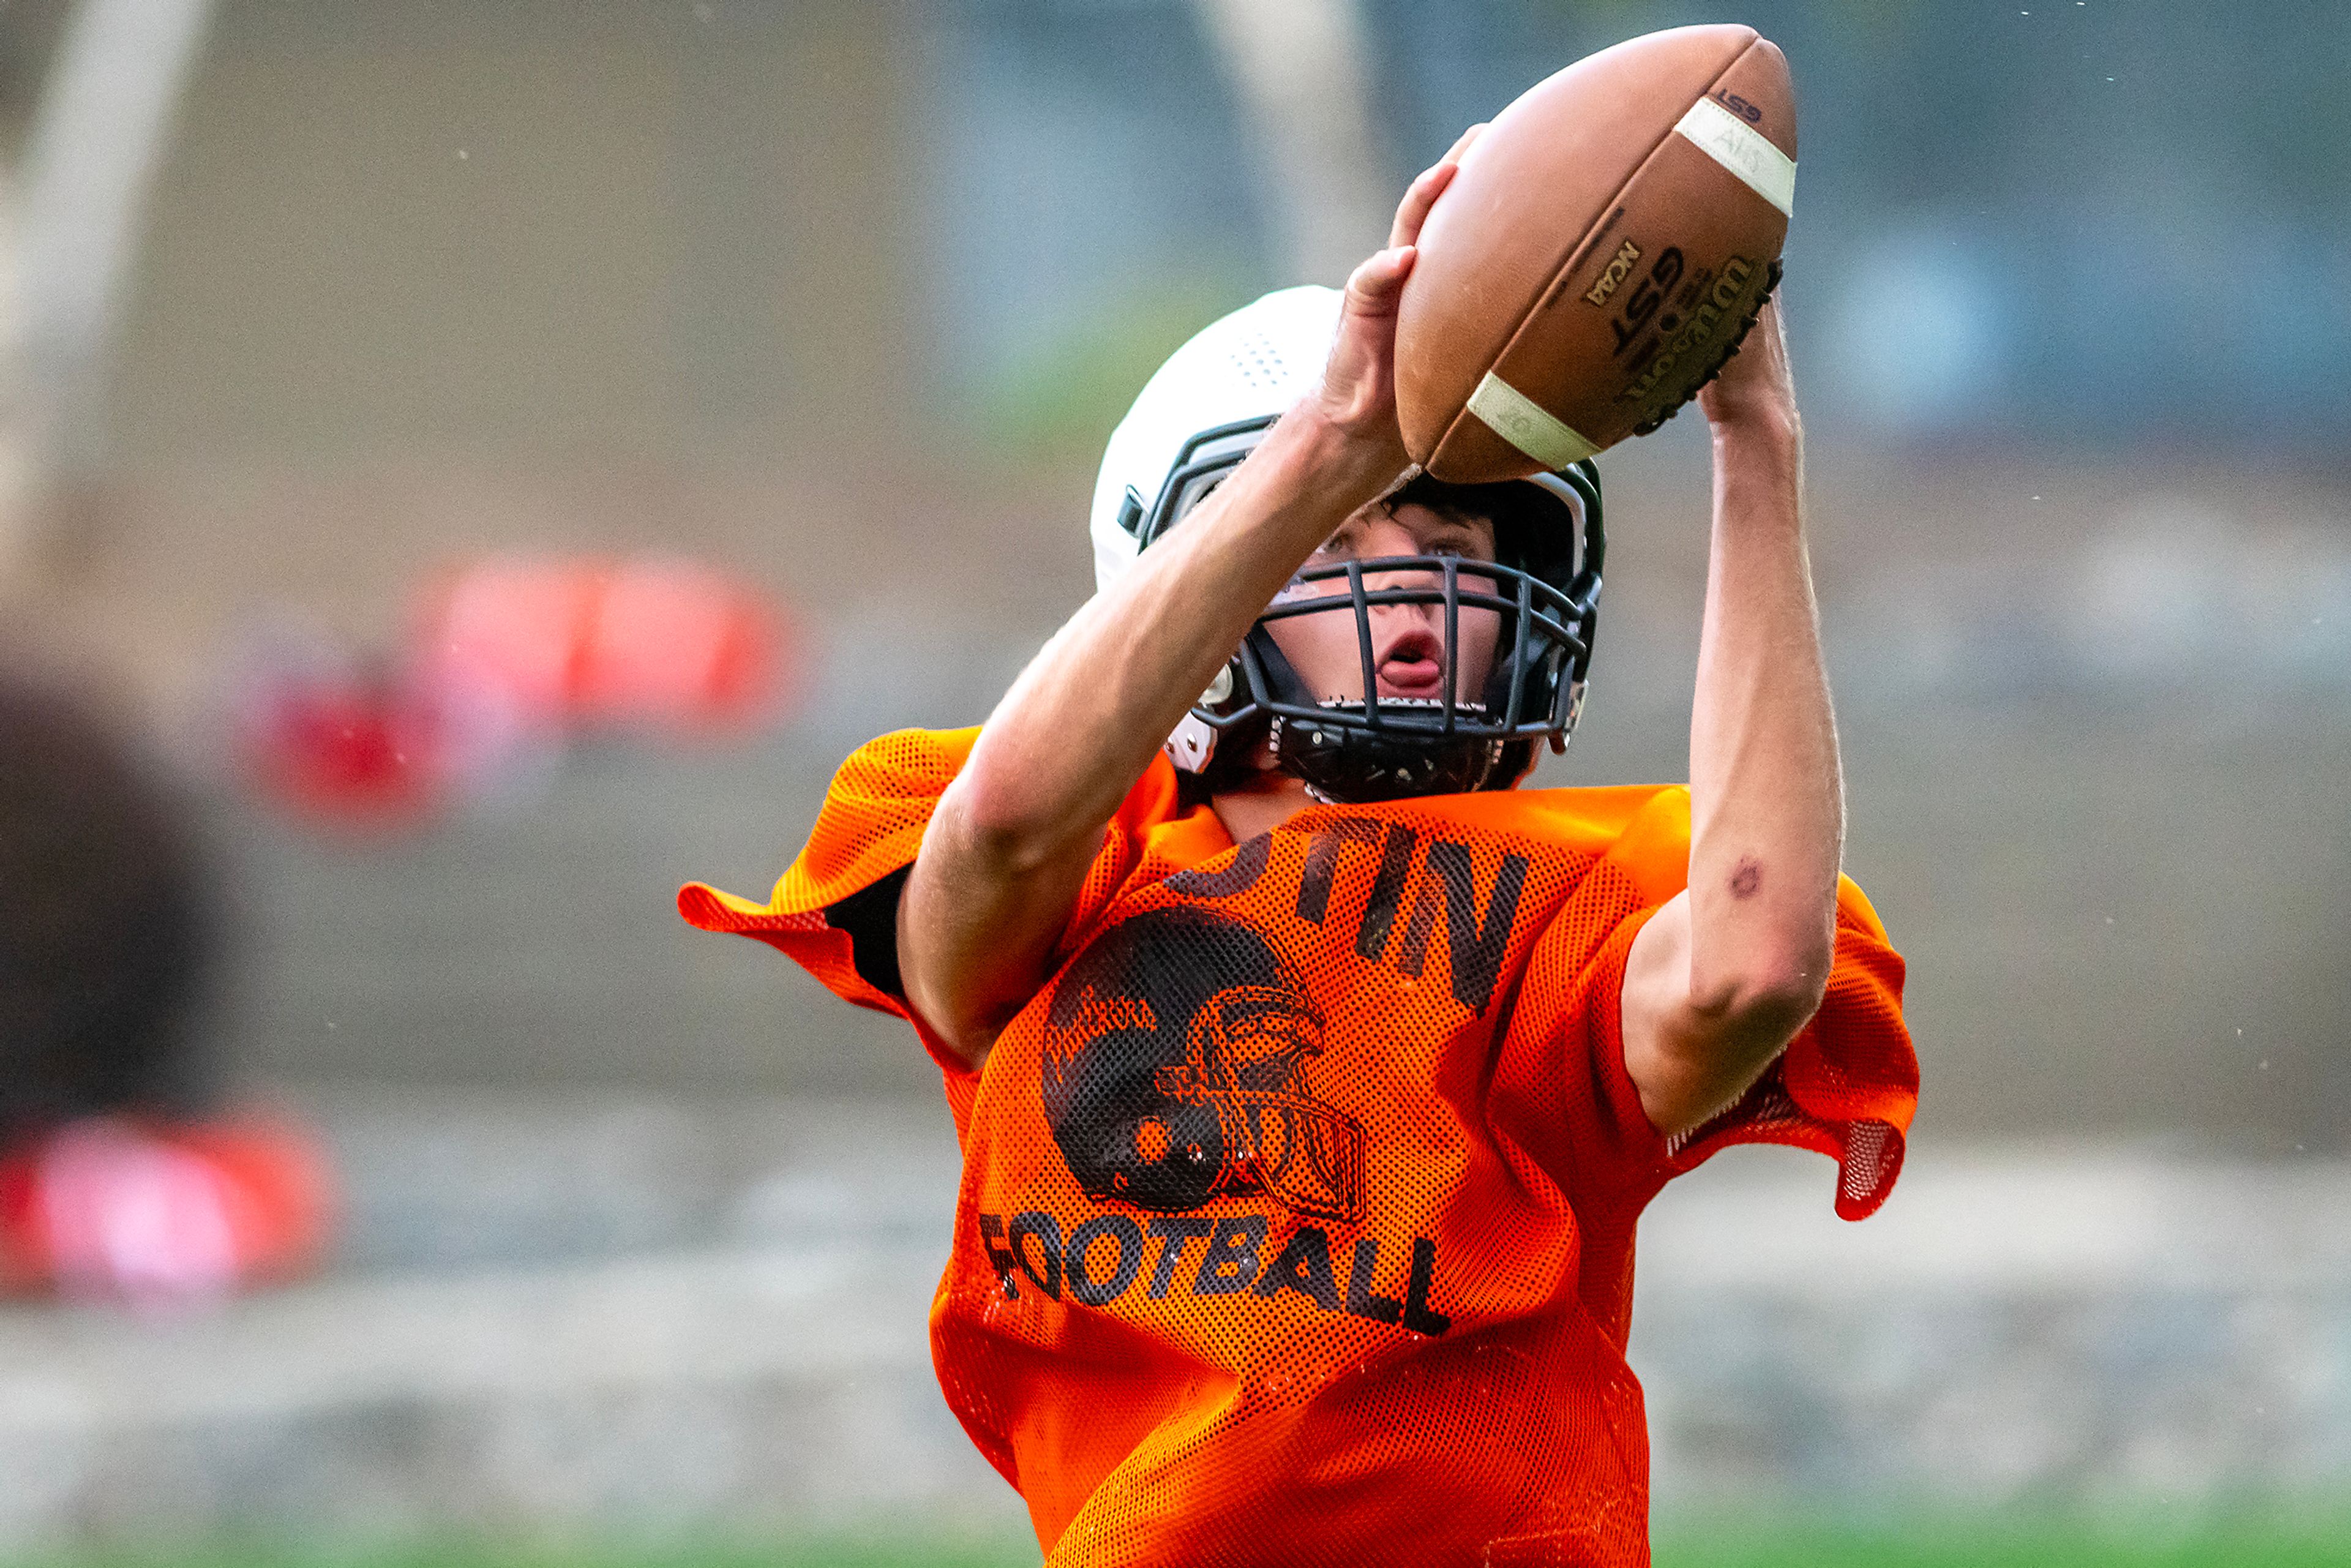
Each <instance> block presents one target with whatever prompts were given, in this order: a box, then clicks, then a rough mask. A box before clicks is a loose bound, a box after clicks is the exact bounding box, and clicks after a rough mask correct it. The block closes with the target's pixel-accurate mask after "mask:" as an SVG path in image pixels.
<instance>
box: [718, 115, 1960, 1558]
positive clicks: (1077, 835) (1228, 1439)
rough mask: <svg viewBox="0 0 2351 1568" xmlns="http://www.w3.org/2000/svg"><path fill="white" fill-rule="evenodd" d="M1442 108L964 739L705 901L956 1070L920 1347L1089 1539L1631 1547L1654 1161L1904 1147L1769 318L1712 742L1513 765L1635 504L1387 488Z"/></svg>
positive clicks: (1216, 1545) (1452, 1548)
mask: <svg viewBox="0 0 2351 1568" xmlns="http://www.w3.org/2000/svg"><path fill="white" fill-rule="evenodd" d="M1467 141H1468V139H1467V138H1465V139H1464V141H1463V145H1464V146H1466V145H1467ZM1461 150H1462V149H1461V148H1460V147H1457V148H1456V149H1455V150H1454V152H1452V153H1450V154H1448V155H1447V159H1446V160H1445V161H1444V162H1440V163H1439V164H1437V166H1436V167H1435V168H1433V169H1431V170H1429V171H1428V172H1426V173H1425V174H1423V175H1422V176H1421V177H1420V178H1419V179H1418V180H1417V181H1416V182H1415V183H1414V184H1413V186H1412V188H1411V190H1410V191H1409V192H1407V193H1406V194H1405V200H1404V202H1403V204H1402V206H1401V207H1400V209H1399V211H1398V213H1397V215H1396V222H1395V232H1394V234H1393V235H1392V236H1391V240H1390V244H1389V247H1388V248H1387V249H1385V250H1383V251H1381V252H1380V253H1379V254H1378V255H1376V256H1373V257H1372V258H1371V259H1370V260H1368V261H1366V262H1365V263H1364V265H1363V266H1362V267H1359V268H1357V269H1356V271H1355V274H1354V276H1353V277H1352V278H1351V279H1350V280H1349V283H1348V287H1347V289H1346V292H1345V294H1344V296H1343V297H1341V296H1339V295H1336V294H1333V293H1332V291H1330V290H1327V289H1290V290H1285V291H1283V292H1281V293H1278V294H1274V295H1270V296H1268V297H1267V298H1265V299H1263V300H1260V301H1259V302H1258V303H1257V304H1256V305H1254V306H1251V307H1249V308H1247V309H1245V310H1242V311H1240V312H1238V313H1236V314H1235V315H1234V316H1232V317H1228V318H1227V319H1225V320H1224V321H1221V322H1219V323H1217V324H1216V325H1215V326H1213V327H1211V328H1209V329H1207V331H1205V332H1203V333H1202V334H1201V335H1200V336H1199V337H1198V338H1196V339H1195V340H1193V341H1192V342H1191V343H1189V344H1187V345H1186V347H1185V348H1184V349H1182V350H1179V351H1178V352H1177V353H1176V355H1175V357H1174V359H1172V360H1171V361H1169V362H1168V364H1167V365H1166V366H1165V368H1164V369H1163V370H1162V371H1160V372H1159V374H1158V375H1157V376H1155V377H1154V379H1153V381H1152V382H1151V384H1150V385H1149V386H1148V387H1146V388H1145V389H1144V392H1143V393H1142V395H1141V397H1140V398H1138V400H1137V402H1136V403H1135V407H1134V411H1133V412H1132V413H1130V414H1129V415H1128V416H1127V419H1126V421H1125V422H1124V423H1123V424H1122V425H1121V426H1120V428H1119V431H1118V433H1117V434H1114V435H1113V438H1112V441H1111V444H1110V450H1109V453H1108V455H1106V457H1105V459H1104V463H1103V470H1102V484H1101V486H1099V488H1098V491H1097V494H1096V497H1095V505H1094V512H1093V529H1092V532H1093V538H1094V543H1095V549H1096V556H1097V566H1098V576H1099V579H1100V582H1101V590H1100V591H1099V592H1098V593H1097V594H1096V595H1095V596H1094V598H1093V599H1092V601H1090V602H1089V603H1088V604H1087V605H1086V606H1085V607H1084V608H1083V609H1082V610H1081V611H1080V612H1078V613H1077V614H1076V615H1075V616H1074V617H1073V618H1072V619H1071V621H1070V622H1069V624H1068V625H1066V626H1064V627H1063V628H1062V629H1061V632H1060V633H1059V634H1057V635H1056V636H1055V637H1054V638H1053V640H1052V641H1051V642H1050V643H1048V644H1047V645H1046V647H1045V648H1044V650H1043V651H1042V652H1041V653H1040V654H1039V655H1038V656H1037V658H1036V660H1035V661H1034V662H1033V663H1032V664H1030V665H1029V668H1028V670H1027V671H1026V672H1024V673H1023V674H1022V675H1021V676H1020V678H1019V681H1018V682H1016V683H1015V684H1014V685H1013V687H1012V690H1011V691H1010V692H1009V693H1008V694H1007V695H1006V696H1005V698H1004V700H1003V701H1002V702H1001V703H1000V704H999V705H998V707H997V710H996V712H995V713H994V715H993V716H990V717H989V719H988V721H987V725H986V726H985V727H983V728H982V729H980V730H977V731H965V732H961V733H956V734H928V733H914V732H910V733H904V734H899V735H893V736H887V737H883V738H882V739H880V740H878V741H875V742H873V743H872V744H871V745H869V746H867V747H864V748H863V749H862V750H860V751H859V752H858V753H857V754H856V755H855V756H853V757H852V758H850V759H849V761H848V762H847V763H846V764H845V765H844V766H843V767H842V768H841V773H840V775H839V776H838V778H837V779H835V780H834V783H833V786H832V789H831V794H830V796H829V797H828V799H827V800H826V803H825V807H824V810H823V813H822V815H821V817H820V820H819V821H818V824H817V827H816V829H815V831H814V833H813V834H812V835H811V837H810V841H809V844H808V847H807V848H806V849H805V850H804V851H803V852H801V855H800V857H799V861H798V862H796V863H795V864H794V865H793V866H792V867H791V869H790V870H789V872H787V873H785V875H784V877H783V880H782V881H781V882H780V883H778V886H777V888H776V892H775V896H774V898H773V899H772V901H771V902H769V903H768V904H765V905H761V904H752V903H750V902H748V901H746V900H742V899H737V898H734V897H731V896H729V895H726V894H719V893H716V892H714V891H713V890H711V889H709V888H706V887H703V886H700V885H698V884H697V885H695V886H690V887H688V888H687V889H685V890H684V893H683V894H681V896H680V906H681V908H682V910H683V911H684V914H685V915H686V917H687V918H688V919H689V920H691V921H693V922H694V923H695V924H696V925H701V926H703V927H705V928H706V929H711V930H723V931H735V932H740V933H742V934H745V935H747V936H756V937H758V938H759V939H761V940H764V941H767V942H769V943H771V944H773V945H774V946H777V947H778V948H781V949H782V950H783V951H784V952H786V953H787V954H789V955H790V956H792V957H793V958H795V959H797V960H798V961H799V962H800V963H801V964H803V965H805V966H806V967H808V968H809V969H810V971H811V972H812V973H814V974H815V975H816V976H817V977H819V978H820V979H821V980H822V981H823V982H824V983H825V984H826V985H827V986H829V987H831V988H832V989H833V990H834V991H836V992H838V993H839V994H840V995H841V996H842V997H844V998H847V999H849V1000H851V1001H853V1002H857V1003H860V1004H862V1005H864V1006H867V1007H874V1008H881V1009H886V1010H889V1011H892V1012H894V1013H897V1014H899V1015H900V1016H902V1017H904V1018H905V1019H907V1020H908V1021H909V1022H910V1023H912V1024H913V1026H914V1030H915V1032H916V1034H917V1035H918V1036H919V1037H920V1038H921V1040H922V1041H923V1043H924V1044H925V1047H927V1048H928V1050H929V1051H930V1052H931V1054H932V1055H933V1056H934V1057H935V1059H936V1060H937V1061H938V1063H939V1066H940V1068H941V1069H942V1071H944V1072H945V1074H946V1092H947V1097H948V1102H949V1103H950V1105H951V1106H952V1108H953V1110H954V1113H955V1119H956V1132H957V1135H958V1137H959V1138H960V1140H961V1142H962V1145H963V1151H964V1179H963V1186H962V1192H961V1196H960V1199H959V1202H958V1205H957V1210H956V1234H955V1239H954V1250H953V1254H952V1257H951V1260H950V1261H949V1263H948V1266H947V1270H946V1275H945V1277H944V1278H943V1279H942V1281H940V1285H939V1290H938V1294H937V1296H936V1298H935V1301H934V1303H933V1307H932V1313H931V1323H932V1342H933V1347H934V1354H935V1359H936V1363H937V1366H938V1372H939V1379H940V1383H941V1385H942V1387H943V1388H944V1389H945V1391H946V1396H947V1401H948V1403H949V1404H950V1405H951V1406H953V1407H954V1409H955V1411H956V1415H957V1416H959V1417H960V1418H961V1419H962V1421H963V1423H964V1426H965V1427H966V1429H967V1430H968V1431H969V1432H970V1434H971V1436H972V1438H973V1440H974V1441H976V1442H977V1444H978V1445H979V1447H980V1448H981V1449H982V1451H984V1452H985V1453H986V1454H987V1457H988V1458H989V1459H990V1460H991V1461H993V1462H994V1463H995V1465H996V1466H997V1468H998V1469H999V1470H1001V1471H1002V1472H1003V1473H1004V1475H1005V1477H1006V1479H1008V1480H1010V1481H1011V1482H1012V1484H1013V1485H1014V1486H1016V1487H1017V1488H1019V1490H1020V1491H1021V1493H1022V1495H1023V1496H1024V1497H1025V1498H1026V1499H1027V1500H1028V1503H1029V1511H1030V1514H1031V1516H1032V1518H1033V1520H1034V1521H1035V1523H1036V1527H1037V1532H1038V1537H1039V1540H1040V1542H1042V1543H1043V1545H1044V1548H1045V1551H1046V1552H1047V1554H1048V1558H1049V1561H1050V1563H1054V1564H1071V1565H1074V1564H1081V1563H1082V1564H1089V1565H1092V1564H1113V1563H1121V1564H1127V1563H1132V1564H1144V1563H1155V1564H1167V1563H1232V1564H1260V1563H1261V1564H1281V1565H1284V1568H1294V1565H1299V1564H1304V1563H1345V1564H1348V1565H1350V1568H1365V1565H1369V1564H1374V1563H1398V1564H1404V1563H1412V1564H1434V1563H1461V1564H1470V1563H1575V1564H1595V1563H1604V1564H1635V1563H1646V1561H1647V1560H1648V1546H1647V1473H1646V1472H1647V1455H1646V1449H1647V1440H1646V1429H1645V1425H1644V1416H1643V1412H1642V1405H1641V1392H1640V1388H1639V1385H1638V1384H1637V1383H1636V1381H1635V1378H1634V1376H1633V1375H1632V1373H1631V1371H1630V1370H1629V1369H1628V1368H1627V1367H1626V1365H1625V1356H1624V1345H1625V1329H1626V1325H1627V1322H1628V1319H1629V1316H1630V1311H1631V1298H1632V1265H1633V1233H1634V1225H1635V1220H1636V1218H1638V1216H1639V1214H1640V1212H1641V1209H1642V1207H1643V1206H1644V1205H1645V1204H1646V1202H1647V1201H1648V1199H1649V1198H1650V1197H1652V1196H1654V1195H1655V1194H1656V1192H1657V1191H1658V1190H1659V1188H1661V1187H1662V1186H1664V1184H1665V1183H1666V1181H1667V1179H1668V1178H1670V1177H1671V1176H1676V1175H1677V1174H1679V1173H1680V1172H1683V1171H1686V1170H1688V1169H1690V1168H1691V1167H1692V1166H1696V1165H1697V1164H1698V1162H1699V1161H1701V1160H1703V1159H1705V1158H1706V1157H1707V1155H1709V1154H1710V1153H1712V1152H1713V1151H1714V1150H1715V1149H1717V1148H1719V1147H1720V1146H1722V1145H1725V1144H1729V1143H1735V1142H1740V1141H1750V1140H1758V1139H1764V1140H1771V1141H1776V1142H1782V1143H1791V1144H1797V1145H1805V1146H1809V1147H1813V1148H1816V1149H1819V1150H1821V1151H1822V1152H1823V1153H1826V1154H1829V1155H1833V1156H1834V1157H1836V1158H1837V1159H1838V1160H1839V1161H1840V1164H1841V1183H1840V1186H1839V1190H1838V1197H1837V1208H1838V1211H1839V1212H1840V1213H1841V1214H1844V1215H1845V1216H1847V1217H1848V1218H1860V1217H1862V1216H1863V1215H1865V1214H1867V1213H1869V1212H1870V1211H1871V1210H1873V1209H1874V1208H1876V1206H1877V1205H1878V1204H1879V1203H1880V1202H1881V1201H1883V1199H1884V1197H1885V1195H1886V1191H1887V1190H1888V1189H1889V1188H1890V1187H1891V1186H1892V1185H1893V1182H1894V1178H1895V1176H1896V1172H1897V1171H1898V1169H1899V1167H1900V1164H1901V1155H1902V1148H1903V1134H1904V1131H1905V1130H1906V1129H1907V1126H1908V1124H1909V1120H1910V1113H1911V1110H1912V1107H1913V1105H1914V1103H1915V1101H1916V1091H1917V1063H1916V1061H1915V1060H1914V1058H1913V1056H1912V1054H1911V1051H1910V1046H1909V1040H1908V1037H1907V1034H1906V1032H1905V1031H1904V1029H1903V1025H1902V1019H1901V1013H1900V988H1901V980H1902V963H1901V960H1900V958H1898V957H1897V956H1896V955H1895V953H1894V951H1893V949H1892V948H1891V947H1890V946H1888V945H1887V943H1886V936H1885V933H1884V931H1883V929H1882V928H1881V927H1880V925H1878V923H1877V920H1876V916H1875V915H1873V914H1872V912H1871V910H1870V908H1869V905H1868V904H1867V903H1866V902H1865V900H1864V899H1863V898H1862V896H1861V894H1860V892H1859V890H1858V889H1855V887H1853V886H1852V884H1851V883H1845V882H1843V881H1842V880H1841V879H1840V877H1839V875H1838V871H1837V867H1838V861H1839V852H1840V847H1841V841H1842V837H1843V827H1844V806H1843V796H1842V786H1841V782H1840V779H1839V773H1838V763H1837V752H1836V737H1835V731H1834V725H1833V722H1832V719H1831V716H1830V712H1829V703H1828V696H1827V691H1826V686H1825V683H1824V680H1823V674H1822V670H1821V661H1820V651H1819V643H1818V638H1817V633H1816V628H1815V625H1814V615H1813V598H1812V590H1811V580H1810V575H1809V568H1808V566H1807V564H1806V559H1805V554H1804V545H1803V535H1802V525H1801V521H1800V517H1799V514H1798V504H1797V491H1798V473H1799V444H1798V428H1797V419H1796V411H1795V406H1794V402H1793V394H1792V388H1791V384H1790V382H1789V378H1788V374H1787V367H1786V360H1785V356H1784V353H1783V350H1782V346H1781V340H1780V333H1779V328H1778V322H1777V320H1776V319H1775V317H1774V316H1773V315H1772V314H1771V312H1770V311H1769V310H1768V309H1767V310H1766V312H1765V313H1764V315H1763V316H1762V317H1761V319H1760V320H1759V321H1758V323H1757V328H1756V330H1755V331H1754V333H1753V334H1752V341H1751V343H1750V346H1749V348H1748V350H1747V351H1746V352H1745V353H1744V354H1742V355H1740V357H1738V358H1736V359H1734V360H1732V361H1730V362H1729V365H1728V366H1727V367H1726V368H1725V370H1724V371H1723V373H1722V375H1721V376H1720V378H1719V380H1718V381H1717V382H1716V383H1715V384H1714V385H1713V386H1711V387H1710V388H1708V391H1707V392H1705V393H1703V394H1702V402H1703V404H1704V407H1705V411H1706V414H1707V417H1708V420H1709V421H1710V422H1711V423H1712V425H1713V429H1714V439H1715V473H1716V482H1715V501H1714V534H1713V556H1712V565H1711V572H1710V578H1709V586H1708V597H1707V605H1706V620H1705V628H1704V636H1703V643H1702V646H1701V651H1700V655H1699V664H1698V692H1697V699H1696V706H1695V714H1694V719H1693V723H1692V727H1691V739H1690V771H1691V783H1690V785H1689V787H1688V788H1687V789H1681V788H1674V787H1668V788H1649V789H1577V790H1524V791H1520V790H1517V789H1515V786H1516V785H1517V784H1518V782H1519V781H1520V779H1521V778H1522V777H1523V775H1524V774H1525V773H1526V771H1527V770H1528V768H1529V767H1530V766H1531V762H1532V758H1533V752H1534V747H1535V745H1536V743H1537V742H1538V741H1540V740H1542V739H1545V738H1549V739H1551V740H1552V742H1553V744H1554V745H1557V744H1562V743H1563V742H1564V740H1565V738H1566V736H1567V734H1568V732H1569V731H1570V729H1571V728H1572V727H1573V724H1574V721H1575V716H1576V709H1577V707H1578V706H1579V705H1580V703H1581V699H1582V695H1583V678H1584V672H1585V668H1586V665H1587V663H1588V660H1589V657H1590V653H1591V639H1592V634H1593V623H1594V612H1595V609H1596V602H1597V597H1598V594H1599V591H1600V578H1599V569H1600V565H1601V561H1602V556H1603V552H1604V537H1603V528H1602V518H1601V513H1600V504H1599V503H1600V497H1599V489H1598V484H1597V479H1596V476H1594V475H1593V472H1592V471H1591V468H1590V465H1579V468H1578V470H1577V471H1575V472H1573V473H1570V474H1565V475H1555V476H1552V475H1547V476H1540V477H1539V478H1537V479H1535V480H1531V481H1527V482H1524V483H1521V484H1513V485H1503V486H1479V487H1475V488H1466V487H1459V486H1444V485H1438V484H1436V483H1435V482H1433V481H1430V480H1428V479H1426V477H1425V476H1416V477H1413V478H1411V479H1410V480H1409V482H1408V483H1405V484H1403V485H1402V486H1398V484H1397V481H1398V480H1399V478H1400V477H1402V476H1404V475H1405V469H1406V465H1407V460H1406V457H1405V451H1404V448H1403V444H1402V440H1401V437H1400V435H1399V434H1398V432H1397V428H1396V419H1395V403H1394V396H1393V352H1394V340H1395V305H1396V299H1397V296H1398V292H1399V290H1400V288H1401V287H1402V285H1403V282H1404V279H1405V277H1406V276H1407V274H1408V273H1409V271H1410V269H1411V267H1412V264H1413V260H1414V256H1415V252H1414V249H1413V242H1414V240H1415V238H1416V235H1417V234H1418V232H1419V228H1420V225H1421V221H1422V219H1423V218H1424V217H1425V216H1426V214H1427V212H1428V209H1429V207H1430V206H1431V204H1434V203H1435V201H1436V200H1437V197H1438V195H1439V194H1440V193H1442V192H1443V190H1444V188H1445V185H1446V183H1447V181H1448V180H1449V179H1450V178H1451V176H1452V172H1453V169H1454V167H1455V161H1456V160H1457V159H1458V156H1459V153H1460V152H1461Z"/></svg>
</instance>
